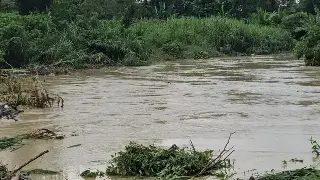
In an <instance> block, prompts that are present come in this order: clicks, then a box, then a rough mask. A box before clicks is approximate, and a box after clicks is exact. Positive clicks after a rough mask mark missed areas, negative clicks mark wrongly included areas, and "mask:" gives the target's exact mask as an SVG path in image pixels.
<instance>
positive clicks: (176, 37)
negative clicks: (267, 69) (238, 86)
mask: <svg viewBox="0 0 320 180" xmlns="http://www.w3.org/2000/svg"><path fill="white" fill-rule="evenodd" d="M129 29H130V30H131V31H132V32H134V33H135V34H139V35H140V37H141V38H143V39H144V41H145V42H146V43H147V44H149V47H153V49H156V48H162V50H164V51H165V52H166V53H170V54H174V55H180V54H181V51H186V50H189V48H187V47H190V46H196V47H200V48H201V49H200V51H203V50H204V51H207V49H208V48H210V49H216V50H218V51H219V52H221V53H224V54H237V53H243V54H252V53H254V54H267V53H276V52H283V51H289V50H290V49H291V48H292V46H293V41H292V38H291V37H290V34H289V33H288V32H286V31H285V30H282V29H280V28H276V27H266V26H261V25H252V24H245V23H244V22H242V21H239V20H234V19H228V18H220V17H211V18H205V19H198V18H180V19H169V20H167V21H160V20H148V21H140V22H137V23H136V24H134V25H133V26H131V27H130V28H129ZM207 52H209V51H207ZM183 54H188V53H185V52H183ZM192 57H194V54H192V55H191V57H184V58H192Z"/></svg>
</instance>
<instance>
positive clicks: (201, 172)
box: [191, 132, 235, 179]
mask: <svg viewBox="0 0 320 180" xmlns="http://www.w3.org/2000/svg"><path fill="white" fill-rule="evenodd" d="M234 133H235V132H233V133H230V135H229V138H228V141H227V143H226V144H225V146H224V148H223V150H222V151H221V152H220V154H219V155H218V156H217V157H216V158H214V159H212V160H211V161H209V162H208V164H207V165H206V166H205V167H204V168H203V169H202V170H201V171H200V173H198V174H197V175H196V176H193V177H192V178H191V179H193V178H194V177H197V176H200V175H202V174H203V173H204V172H206V170H207V169H209V168H210V167H214V166H216V165H217V164H218V163H220V162H221V161H225V160H226V159H227V158H228V157H229V156H230V155H231V154H232V153H233V152H234V151H235V150H232V149H233V148H234V147H231V148H230V149H227V147H228V145H229V142H230V139H231V136H232V135H233V134H234ZM230 150H232V151H231V152H230V153H229V154H228V155H227V156H226V157H225V158H223V156H224V155H225V154H226V153H228V152H229V151H230ZM222 158H223V159H222Z"/></svg>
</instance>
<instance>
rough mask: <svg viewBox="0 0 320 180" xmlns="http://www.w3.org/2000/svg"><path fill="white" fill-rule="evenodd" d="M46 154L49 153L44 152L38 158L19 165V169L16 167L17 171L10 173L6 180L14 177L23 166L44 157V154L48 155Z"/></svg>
mask: <svg viewBox="0 0 320 180" xmlns="http://www.w3.org/2000/svg"><path fill="white" fill-rule="evenodd" d="M48 152H49V151H48V150H46V151H44V152H42V153H40V154H39V155H38V156H36V157H34V158H32V159H30V160H29V161H28V162H26V163H24V164H23V165H21V166H20V167H18V168H17V169H15V170H14V171H12V173H10V174H9V175H8V176H7V178H6V180H11V179H12V177H14V176H15V174H17V172H19V171H20V170H21V169H22V168H24V167H25V166H27V165H28V164H30V163H31V162H32V161H34V160H36V159H38V158H39V157H41V156H43V155H45V154H46V153H48Z"/></svg>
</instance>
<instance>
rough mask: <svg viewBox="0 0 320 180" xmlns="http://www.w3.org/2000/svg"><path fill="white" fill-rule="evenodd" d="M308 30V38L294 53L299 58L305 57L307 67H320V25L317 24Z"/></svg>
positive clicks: (297, 45) (299, 44) (305, 38)
mask: <svg viewBox="0 0 320 180" xmlns="http://www.w3.org/2000/svg"><path fill="white" fill-rule="evenodd" d="M307 30H308V33H307V34H306V36H305V37H304V38H303V39H302V41H300V42H298V43H297V44H296V46H295V48H294V53H295V55H296V56H297V57H298V58H301V57H304V58H305V64H306V65H310V66H320V25H319V24H318V23H315V24H313V25H310V26H309V27H308V29H307Z"/></svg>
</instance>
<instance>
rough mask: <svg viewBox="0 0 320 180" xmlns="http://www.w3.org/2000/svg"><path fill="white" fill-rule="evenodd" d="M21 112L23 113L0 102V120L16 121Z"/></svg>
mask: <svg viewBox="0 0 320 180" xmlns="http://www.w3.org/2000/svg"><path fill="white" fill-rule="evenodd" d="M21 112H23V110H20V109H18V108H17V107H15V106H13V105H10V104H8V103H4V102H0V119H1V118H3V117H6V118H7V119H8V120H9V119H13V120H15V121H18V119H17V117H16V116H17V115H18V114H20V113H21Z"/></svg>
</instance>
